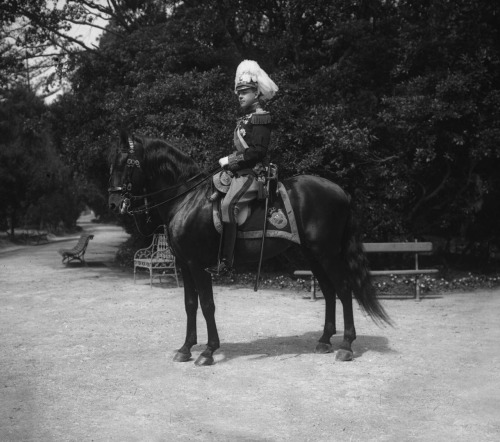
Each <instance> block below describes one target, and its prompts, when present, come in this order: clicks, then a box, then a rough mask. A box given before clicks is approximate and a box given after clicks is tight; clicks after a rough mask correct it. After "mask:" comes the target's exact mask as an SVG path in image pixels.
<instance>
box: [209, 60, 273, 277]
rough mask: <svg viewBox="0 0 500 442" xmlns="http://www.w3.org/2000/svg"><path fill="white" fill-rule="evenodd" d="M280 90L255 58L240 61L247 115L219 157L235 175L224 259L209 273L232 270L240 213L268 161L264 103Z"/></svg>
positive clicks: (226, 205)
mask: <svg viewBox="0 0 500 442" xmlns="http://www.w3.org/2000/svg"><path fill="white" fill-rule="evenodd" d="M277 91H278V87H277V86H276V84H275V83H274V82H273V81H272V80H271V79H270V78H269V76H268V75H267V74H266V72H265V71H264V70H263V69H261V68H260V66H259V65H258V64H257V63H256V62H255V61H252V60H245V61H243V62H241V63H240V65H239V66H238V69H237V70H236V78H235V87H234V92H235V94H236V95H237V96H238V100H239V103H240V107H241V109H242V110H243V112H245V115H244V116H243V117H242V118H240V119H239V120H238V122H237V124H236V129H235V131H234V148H235V151H234V152H233V153H232V154H231V155H228V156H226V157H224V158H221V159H220V160H219V164H220V165H221V166H222V167H223V168H225V169H227V170H229V171H231V172H232V173H233V174H234V176H233V178H232V180H231V185H230V187H229V191H228V193H227V194H226V196H225V197H224V200H223V202H222V207H221V210H222V221H223V223H224V226H223V249H222V259H221V261H220V262H219V263H218V265H216V266H214V267H210V268H208V269H207V271H208V272H209V273H212V274H218V275H220V274H225V273H228V272H230V271H231V269H232V265H233V255H234V245H235V243H236V233H237V230H238V215H239V213H240V210H241V208H242V207H244V206H245V205H247V204H248V203H249V201H252V200H254V199H256V198H257V195H258V189H259V186H258V182H257V175H258V174H259V173H260V172H261V171H262V170H263V168H264V163H266V162H267V149H268V147H269V142H270V139H271V115H270V113H269V112H266V111H265V110H264V109H263V107H262V106H263V103H264V102H265V101H267V100H269V99H271V98H272V97H273V96H274V94H275V93H276V92H277Z"/></svg>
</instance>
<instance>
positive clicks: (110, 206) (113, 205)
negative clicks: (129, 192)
mask: <svg viewBox="0 0 500 442" xmlns="http://www.w3.org/2000/svg"><path fill="white" fill-rule="evenodd" d="M109 208H110V209H111V210H113V211H114V210H116V204H115V203H111V204H110V205H109Z"/></svg>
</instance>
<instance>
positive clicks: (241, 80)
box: [234, 60, 278, 100]
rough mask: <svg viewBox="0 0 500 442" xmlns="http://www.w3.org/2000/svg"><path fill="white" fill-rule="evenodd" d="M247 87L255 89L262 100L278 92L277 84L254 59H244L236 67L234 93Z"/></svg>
mask: <svg viewBox="0 0 500 442" xmlns="http://www.w3.org/2000/svg"><path fill="white" fill-rule="evenodd" d="M249 88H253V89H257V91H258V92H259V94H260V95H262V98H263V99H264V100H270V99H271V98H273V97H274V94H275V93H276V92H278V86H276V84H275V83H274V81H273V80H271V79H270V78H269V75H267V74H266V71H264V69H262V68H261V67H260V66H259V64H258V63H257V62H256V61H253V60H244V61H242V62H241V63H240V65H239V66H238V68H237V69H236V78H235V79H234V93H235V94H237V93H238V91H241V90H243V89H249Z"/></svg>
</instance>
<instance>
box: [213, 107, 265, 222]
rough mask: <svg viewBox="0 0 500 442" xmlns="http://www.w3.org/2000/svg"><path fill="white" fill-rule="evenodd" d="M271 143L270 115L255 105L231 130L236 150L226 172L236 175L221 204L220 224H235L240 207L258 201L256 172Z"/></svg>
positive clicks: (258, 170)
mask: <svg viewBox="0 0 500 442" xmlns="http://www.w3.org/2000/svg"><path fill="white" fill-rule="evenodd" d="M270 140H271V115H270V114H269V112H266V111H264V110H263V109H262V108H261V107H260V106H257V107H256V109H255V110H253V111H252V112H251V113H249V114H247V115H245V116H244V117H242V118H240V119H239V120H238V122H237V124H236V129H235V130H234V147H235V151H234V152H233V153H232V154H231V155H229V157H228V161H229V163H228V169H229V170H231V171H232V172H234V173H235V176H234V177H233V179H232V180H231V185H230V187H229V191H228V193H227V195H226V196H225V197H224V200H223V201H222V207H221V210H222V221H223V222H225V223H236V222H237V221H238V214H239V212H240V210H241V208H242V207H243V206H245V205H247V204H248V202H249V201H252V200H254V199H256V198H257V193H258V183H257V179H256V173H258V172H260V170H262V168H263V163H264V162H265V161H266V160H267V149H268V147H269V142H270Z"/></svg>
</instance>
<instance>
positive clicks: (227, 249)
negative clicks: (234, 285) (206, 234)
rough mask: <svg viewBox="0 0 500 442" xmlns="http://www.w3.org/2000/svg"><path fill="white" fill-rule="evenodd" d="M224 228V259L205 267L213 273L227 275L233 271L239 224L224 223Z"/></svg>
mask: <svg viewBox="0 0 500 442" xmlns="http://www.w3.org/2000/svg"><path fill="white" fill-rule="evenodd" d="M223 229H224V231H223V241H222V259H221V261H220V262H219V263H218V264H217V265H216V266H214V267H209V268H207V269H205V270H206V271H207V272H208V273H211V274H212V275H225V274H227V273H231V272H232V271H233V268H232V267H233V258H234V246H235V244H236V234H237V233H238V224H233V223H224V227H223Z"/></svg>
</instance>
